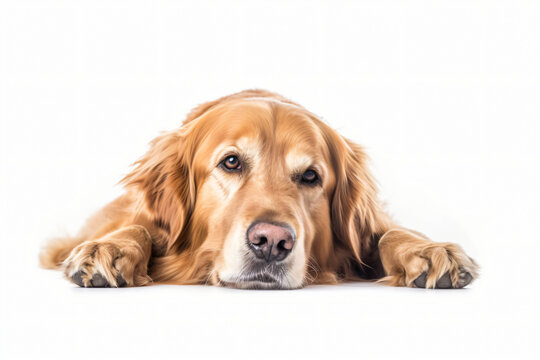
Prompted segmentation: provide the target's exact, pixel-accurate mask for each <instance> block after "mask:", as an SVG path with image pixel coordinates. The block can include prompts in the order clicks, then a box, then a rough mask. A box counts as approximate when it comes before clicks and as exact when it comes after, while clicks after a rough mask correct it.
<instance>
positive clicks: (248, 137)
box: [129, 97, 374, 288]
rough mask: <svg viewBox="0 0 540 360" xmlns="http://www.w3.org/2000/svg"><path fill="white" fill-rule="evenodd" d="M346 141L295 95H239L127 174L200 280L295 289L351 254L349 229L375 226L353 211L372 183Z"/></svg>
mask: <svg viewBox="0 0 540 360" xmlns="http://www.w3.org/2000/svg"><path fill="white" fill-rule="evenodd" d="M353 146H354V144H351V143H348V142H347V141H346V140H344V139H343V138H341V137H340V136H339V135H337V134H336V133H335V132H334V131H333V130H331V129H330V128H329V127H328V126H326V125H325V124H324V123H323V122H321V121H320V120H318V119H317V118H316V117H315V116H314V115H313V114H311V113H309V112H308V111H306V110H305V109H303V108H302V107H299V106H297V105H295V104H293V103H290V102H283V101H280V100H279V99H275V98H267V97H247V98H239V99H233V100H229V101H224V102H218V103H216V104H213V105H212V106H211V107H209V108H208V109H205V110H204V111H200V114H197V116H192V118H191V119H188V121H187V122H185V123H184V125H183V127H182V128H181V129H180V130H179V131H178V132H176V133H174V134H172V135H166V136H164V137H162V138H161V139H158V141H156V142H155V144H154V146H153V150H151V151H150V152H149V154H147V157H146V158H144V159H143V160H141V162H140V165H139V168H138V169H137V170H136V171H135V173H134V175H133V174H132V175H131V178H130V179H129V180H131V182H132V183H133V182H137V181H138V182H139V184H141V182H143V181H144V184H143V188H146V200H147V203H148V207H149V208H150V209H151V210H152V211H153V216H154V218H155V220H156V221H157V222H159V223H161V224H164V226H162V227H163V228H165V229H166V230H167V231H168V233H169V236H170V238H171V240H170V241H171V244H169V245H170V251H177V252H181V251H184V252H186V251H187V252H188V253H189V254H190V255H189V256H191V257H193V258H194V261H193V265H191V266H195V267H197V269H194V270H193V271H199V270H200V269H201V268H204V269H206V273H205V274H204V275H201V276H205V277H206V278H207V281H208V280H209V281H212V282H214V283H216V284H220V285H224V286H232V287H239V288H298V287H301V286H303V285H304V284H305V283H307V282H309V280H310V277H313V276H315V275H317V273H318V272H324V270H325V269H326V268H329V267H334V269H333V270H334V272H335V267H336V266H338V265H336V262H339V261H343V262H346V259H342V260H339V259H337V256H336V254H338V253H341V254H348V256H349V257H350V258H354V257H358V255H359V254H358V251H359V250H358V247H356V248H355V246H354V245H352V244H353V243H359V242H358V238H359V235H358V231H357V229H356V227H358V226H360V225H361V224H363V223H365V224H366V226H368V225H372V224H368V222H369V221H370V219H369V218H368V217H369V211H365V212H364V211H362V212H361V213H360V211H359V210H360V209H361V207H362V206H363V205H364V204H363V202H364V203H365V202H366V201H367V202H369V201H370V198H369V196H370V195H371V192H373V191H374V189H373V186H372V183H371V179H370V178H369V176H368V174H367V172H364V171H363V170H365V165H364V162H363V160H364V159H363V153H361V149H360V148H359V147H355V148H353ZM349 163H353V165H356V166H357V169H355V170H354V169H353V170H351V169H349V165H348V164H349ZM137 171H138V172H137ZM156 173H158V174H156ZM141 177H142V180H141ZM365 205H367V204H365ZM353 228H354V229H353ZM346 257H347V255H346V256H345V258H346ZM196 258H197V259H198V260H197V259H196ZM201 259H204V261H203V260H201ZM319 275H320V274H319Z"/></svg>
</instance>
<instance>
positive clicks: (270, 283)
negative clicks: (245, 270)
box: [218, 274, 301, 290]
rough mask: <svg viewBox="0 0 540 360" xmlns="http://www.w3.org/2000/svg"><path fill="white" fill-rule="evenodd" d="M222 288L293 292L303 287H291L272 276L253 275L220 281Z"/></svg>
mask: <svg viewBox="0 0 540 360" xmlns="http://www.w3.org/2000/svg"><path fill="white" fill-rule="evenodd" d="M218 284H219V285H220V286H224V287H230V288H235V289H246V290H292V289H298V288H300V287H301V286H296V287H293V286H290V285H289V284H287V283H286V282H284V281H283V280H282V279H278V278H276V277H274V276H272V275H270V274H252V275H243V276H238V277H236V278H235V279H234V280H232V281H231V280H225V279H219V283H218Z"/></svg>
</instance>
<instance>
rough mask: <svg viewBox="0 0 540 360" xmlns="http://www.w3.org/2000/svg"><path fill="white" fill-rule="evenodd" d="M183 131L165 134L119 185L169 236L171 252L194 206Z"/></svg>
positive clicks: (193, 189) (157, 139)
mask: <svg viewBox="0 0 540 360" xmlns="http://www.w3.org/2000/svg"><path fill="white" fill-rule="evenodd" d="M188 147H189V146H188V142H187V141H186V134H185V133H184V132H183V131H182V128H181V129H180V130H177V131H172V132H168V133H165V134H163V135H161V136H159V137H157V138H156V139H154V140H153V141H152V142H151V144H150V149H149V150H148V152H147V153H146V154H145V155H144V156H143V157H142V158H141V159H140V160H139V161H137V162H136V163H135V164H134V165H135V167H134V169H133V170H132V171H131V173H129V174H128V175H127V176H126V177H125V178H124V179H123V180H122V181H121V182H122V183H123V184H125V185H126V186H127V187H128V188H134V189H135V191H136V192H138V193H139V194H140V195H141V197H140V199H139V204H138V206H139V207H140V208H139V211H143V212H145V213H147V214H149V216H150V220H151V221H152V222H153V223H154V224H156V225H158V226H159V227H160V228H162V229H164V230H165V231H166V232H167V233H168V248H169V249H170V248H171V247H172V246H173V245H174V243H175V242H176V240H177V239H178V238H179V236H180V233H181V232H182V229H183V227H184V225H185V223H186V219H187V217H188V215H189V213H190V212H191V210H192V207H193V205H194V203H195V179H194V176H193V173H192V170H191V165H190V157H191V156H190V149H189V148H188Z"/></svg>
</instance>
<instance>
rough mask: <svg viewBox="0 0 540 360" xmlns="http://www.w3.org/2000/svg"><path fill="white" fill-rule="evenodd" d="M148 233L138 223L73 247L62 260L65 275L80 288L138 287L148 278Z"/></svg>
mask: <svg viewBox="0 0 540 360" xmlns="http://www.w3.org/2000/svg"><path fill="white" fill-rule="evenodd" d="M151 251H152V239H151V237H150V234H149V233H148V231H147V230H146V228H144V227H143V226H140V225H131V226H128V227H125V228H122V229H120V230H116V231H114V232H112V233H109V234H107V235H105V236H103V237H101V238H99V239H96V240H87V241H84V242H83V243H81V244H79V245H78V246H76V247H75V248H74V249H73V250H72V251H71V254H70V255H69V257H68V258H67V259H66V260H65V261H64V265H63V266H64V273H65V275H66V277H67V278H68V279H69V280H71V281H73V282H74V283H75V284H77V285H79V286H81V287H121V286H141V285H145V284H147V283H148V282H150V281H151V279H150V277H149V276H148V261H149V259H150V255H151Z"/></svg>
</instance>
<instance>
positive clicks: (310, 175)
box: [302, 169, 319, 185]
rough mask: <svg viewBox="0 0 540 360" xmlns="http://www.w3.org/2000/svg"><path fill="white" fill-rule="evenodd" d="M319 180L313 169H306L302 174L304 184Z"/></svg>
mask: <svg viewBox="0 0 540 360" xmlns="http://www.w3.org/2000/svg"><path fill="white" fill-rule="evenodd" d="M318 181H319V175H318V174H317V173H316V172H315V170H311V169H310V170H307V171H306V172H304V173H303V174H302V183H304V184H310V185H311V184H315V183H317V182H318Z"/></svg>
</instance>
